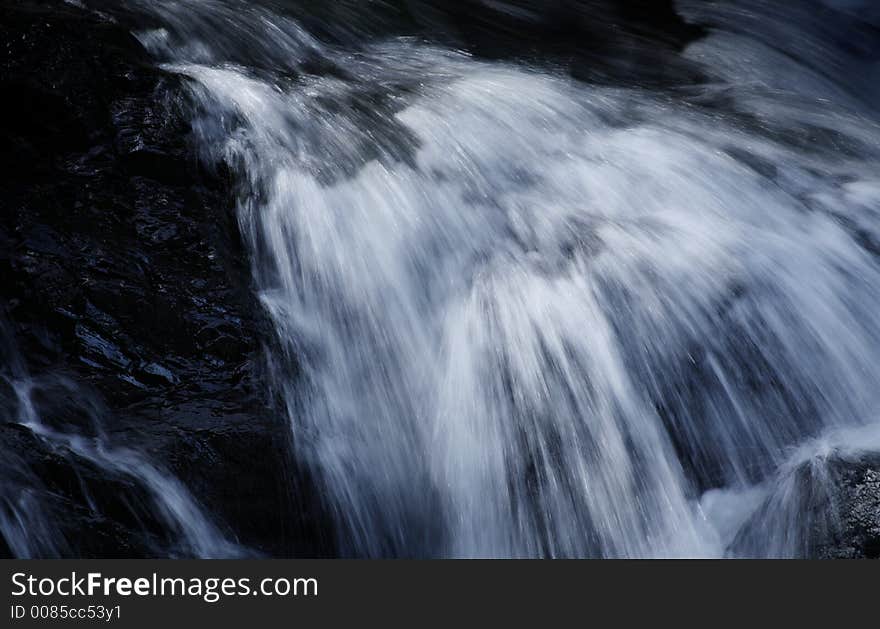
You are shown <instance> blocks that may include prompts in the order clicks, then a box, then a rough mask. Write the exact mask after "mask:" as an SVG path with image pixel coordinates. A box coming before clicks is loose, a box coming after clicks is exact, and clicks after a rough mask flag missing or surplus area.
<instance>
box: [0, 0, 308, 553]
mask: <svg viewBox="0 0 880 629" xmlns="http://www.w3.org/2000/svg"><path fill="white" fill-rule="evenodd" d="M117 6H118V3H117ZM0 34H2V38H3V41H4V42H5V47H4V48H2V49H0V84H2V88H3V94H4V100H5V101H6V103H7V104H8V107H9V109H8V113H7V115H5V116H4V117H3V119H2V121H0V140H2V141H3V143H4V145H5V146H6V147H8V149H9V150H4V152H3V163H2V164H0V166H2V176H0V245H2V246H0V310H2V312H0V317H2V318H4V319H8V320H9V327H10V328H11V332H12V336H13V337H14V345H15V346H16V349H15V350H14V351H13V350H10V349H9V347H10V343H13V342H10V343H4V345H6V347H4V349H3V355H2V356H0V358H2V364H0V375H2V376H3V377H4V378H10V377H12V376H11V374H12V372H13V371H16V369H17V370H18V373H19V376H20V375H21V373H22V372H26V373H27V375H28V376H29V377H31V378H36V379H40V378H42V377H43V376H44V375H50V374H51V375H52V377H53V378H59V379H60V378H63V379H64V380H65V381H69V382H72V383H74V384H75V386H76V387H79V388H80V390H81V391H82V392H83V394H84V395H86V397H90V396H92V395H93V394H94V397H95V398H97V399H99V400H101V403H100V405H101V408H100V409H91V410H90V411H89V413H84V412H83V405H82V401H81V400H76V399H73V398H75V397H76V396H75V394H73V393H70V391H68V392H67V393H65V394H64V395H58V394H57V393H58V391H55V393H52V391H49V390H46V391H45V395H42V394H41V395H37V396H35V400H36V406H37V408H36V412H37V413H38V414H39V415H40V417H41V420H42V421H43V422H44V423H45V425H46V426H48V427H51V429H53V430H58V431H62V432H64V433H65V434H76V435H81V436H83V437H86V438H91V437H92V436H93V435H94V434H95V430H96V428H95V426H94V424H93V423H90V422H93V420H94V416H96V415H97V416H100V418H101V424H102V425H101V426H100V429H101V431H103V434H105V435H106V439H108V440H109V441H110V442H111V443H112V444H113V445H114V446H117V447H126V448H131V449H133V450H135V451H137V452H141V453H144V455H145V456H148V457H149V459H150V461H151V462H154V463H155V464H156V465H157V466H159V467H160V468H162V469H166V470H169V471H170V472H171V473H173V474H174V475H175V476H176V477H177V478H179V479H180V480H181V482H182V483H183V484H184V485H185V486H186V487H188V488H190V491H191V492H192V493H193V495H194V496H195V497H196V499H197V500H198V501H199V502H201V503H204V504H206V505H207V507H206V508H207V510H208V513H209V515H210V516H211V517H213V518H215V519H216V520H217V525H218V527H219V528H220V529H221V530H222V531H223V532H224V533H225V534H227V535H228V537H229V538H230V539H234V540H238V541H239V542H241V543H242V544H244V545H245V546H248V547H250V548H253V549H255V551H256V552H265V553H271V554H275V555H284V554H290V553H292V552H293V551H294V549H296V550H297V552H302V553H304V554H317V553H319V552H320V551H319V550H317V549H316V547H315V546H314V545H313V543H312V542H313V540H310V539H309V536H311V535H312V534H313V533H312V532H309V531H307V530H306V529H305V528H304V527H299V528H298V526H299V525H297V524H296V522H297V518H296V517H293V516H292V515H291V514H292V513H294V512H296V513H309V511H310V510H314V508H313V507H310V506H308V505H306V504H304V503H302V502H301V501H300V498H299V497H298V496H297V495H291V494H290V493H289V492H290V487H291V484H290V482H289V478H290V476H291V475H292V474H293V472H292V469H293V468H292V467H291V465H290V463H289V461H288V458H289V449H288V447H287V446H288V444H287V439H288V436H287V435H288V428H287V424H286V422H285V421H284V420H283V419H280V417H279V415H278V414H277V413H276V412H275V411H274V409H271V408H269V407H268V406H267V405H266V404H265V401H264V398H265V395H264V392H263V391H262V389H261V387H260V386H259V384H258V383H259V380H258V373H257V371H258V367H259V365H260V364H261V350H260V344H259V342H258V339H259V338H260V336H261V334H262V333H263V331H265V330H267V327H268V326H267V323H266V322H265V320H264V319H263V315H262V312H261V310H260V308H259V306H258V304H257V302H256V300H255V299H254V298H253V296H252V294H251V287H250V284H249V282H250V276H249V271H248V262H247V260H246V259H245V254H244V252H243V249H242V247H241V243H240V241H239V240H238V238H237V227H236V222H235V217H234V209H233V206H232V203H231V201H230V199H231V194H230V192H229V191H228V189H227V182H226V181H225V180H224V178H223V175H212V174H209V173H206V172H204V171H203V169H202V168H201V167H200V166H199V165H198V163H197V159H196V155H195V154H194V152H193V150H192V147H191V146H190V144H189V143H188V134H189V126H188V123H187V120H188V117H187V116H186V115H184V113H183V109H184V107H185V106H186V102H185V101H183V100H182V99H183V98H184V97H185V96H184V93H185V90H182V89H181V79H180V78H178V77H176V76H173V75H170V74H167V73H165V72H162V71H161V70H159V69H157V68H156V67H155V64H154V62H153V60H152V59H151V58H150V56H149V55H148V54H147V53H146V51H145V50H144V49H143V48H142V46H141V44H140V43H139V42H138V41H137V40H136V39H135V38H134V37H133V36H132V35H131V34H130V32H129V29H128V27H126V26H124V25H123V24H121V23H120V22H118V21H117V20H116V19H114V18H111V17H109V16H108V15H107V13H104V14H98V13H94V12H90V11H88V10H86V9H84V8H82V7H78V6H74V5H73V4H68V3H63V2H48V1H37V0H33V1H31V0H25V1H21V2H3V3H0ZM7 354H8V355H7ZM15 361H22V362H23V364H22V365H20V366H19V367H16V369H12V367H11V365H12V363H13V362H15ZM4 378H0V383H4V385H5V383H6V380H4ZM0 412H2V415H0V460H5V461H7V466H9V467H10V468H11V469H15V470H18V471H17V472H16V474H17V476H14V475H13V474H12V472H11V471H10V472H9V473H8V474H7V473H6V468H5V467H4V468H3V469H2V470H0V472H2V473H0V485H2V486H0V494H2V496H0V498H2V499H0V502H2V503H3V504H4V505H6V506H5V507H3V508H5V509H6V511H5V513H7V514H8V513H11V509H12V507H13V506H14V505H17V504H18V505H20V504H21V502H20V501H22V500H26V501H30V502H31V503H33V504H34V505H35V509H37V511H35V513H36V512H38V511H39V509H44V510H46V513H47V514H48V516H47V517H46V518H44V520H43V521H46V522H57V523H58V526H59V527H60V528H59V529H58V530H56V531H46V532H45V535H44V537H47V538H48V537H52V536H53V535H54V536H56V537H57V544H48V543H47V545H44V546H42V547H38V548H36V549H34V552H35V553H36V554H38V555H42V556H53V555H64V556H162V555H165V554H175V553H176V552H177V551H176V550H175V549H174V548H173V535H171V534H170V532H169V531H166V530H164V529H163V526H162V524H161V523H160V522H157V521H156V520H155V518H152V519H151V516H150V508H149V506H148V503H149V501H148V499H147V498H146V497H145V496H144V495H143V492H144V488H143V487H141V486H139V485H138V483H137V482H134V481H133V480H132V479H130V478H126V477H124V476H119V475H116V476H114V475H113V474H109V475H108V473H107V471H106V470H101V469H98V468H97V467H95V466H94V465H93V464H90V463H88V461H85V460H83V459H82V458H81V457H77V456H76V455H75V454H74V453H71V452H66V453H65V452H58V451H52V450H51V448H50V449H47V446H46V445H45V444H43V443H41V442H40V440H39V439H37V438H36V437H35V436H34V435H33V434H30V432H29V431H28V429H26V428H25V427H23V426H20V425H19V423H20V421H21V417H20V409H19V408H18V407H17V402H16V400H15V395H14V394H13V393H11V392H9V391H6V389H5V388H0ZM16 478H17V479H18V480H15V479H16ZM83 488H87V491H86V490H85V489H83ZM218 488H219V489H218ZM243 492H244V493H243ZM3 500H5V501H6V502H3ZM308 500H312V499H311V498H309V499H308ZM288 516H290V517H289V519H287V518H288ZM0 517H2V514H0ZM317 519H318V517H317V516H316V518H315V520H316V521H317ZM38 537H39V536H38ZM5 544H6V546H7V549H6V550H7V554H9V553H12V554H16V550H15V545H14V544H12V543H10V542H9V540H7V541H6V542H5ZM309 549H311V550H309Z"/></svg>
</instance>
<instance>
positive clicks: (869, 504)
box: [730, 452, 880, 559]
mask: <svg viewBox="0 0 880 629" xmlns="http://www.w3.org/2000/svg"><path fill="white" fill-rule="evenodd" d="M768 531H769V532H773V534H774V536H775V539H774V540H773V543H771V544H770V545H769V546H768V545H767V543H766V536H767V532H768ZM730 550H731V553H732V554H733V555H734V556H746V557H756V556H757V557H760V556H767V557H773V558H776V557H783V558H822V559H880V455H877V454H845V453H840V452H837V453H831V454H830V455H827V456H826V455H823V456H817V457H815V458H811V459H809V460H807V461H805V462H803V463H801V464H800V465H798V466H796V467H795V468H793V469H791V470H789V471H788V473H787V475H786V476H785V477H783V478H782V479H781V481H780V482H779V484H778V486H777V487H776V488H775V490H774V491H773V492H772V493H771V495H770V496H768V497H767V498H766V499H765V500H764V502H763V503H762V504H761V505H760V506H759V508H758V509H757V510H756V511H755V513H754V514H753V515H752V516H751V517H750V518H749V520H748V521H747V522H746V524H745V526H743V528H742V529H741V531H740V533H739V534H738V536H737V538H736V539H735V540H734V541H733V544H732V547H731V549H730Z"/></svg>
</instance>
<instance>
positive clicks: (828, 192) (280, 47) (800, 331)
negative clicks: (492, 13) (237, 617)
mask: <svg viewBox="0 0 880 629" xmlns="http://www.w3.org/2000/svg"><path fill="white" fill-rule="evenodd" d="M149 4H150V6H149V10H150V11H151V12H152V13H153V14H154V15H155V16H157V17H158V18H159V19H160V21H161V22H162V24H163V26H161V27H159V28H151V29H148V30H143V31H139V32H138V33H137V36H138V37H139V39H140V40H141V41H142V43H143V44H144V45H145V46H146V47H147V48H148V49H149V50H150V51H151V52H153V53H154V54H155V56H156V58H157V61H158V62H159V63H161V64H162V67H163V68H165V69H166V70H170V71H172V72H175V73H178V74H180V75H183V76H185V77H188V78H189V79H190V81H189V83H188V85H189V91H190V94H189V97H190V99H191V102H192V103H193V108H192V110H193V128H194V133H195V137H196V141H197V142H198V145H199V146H200V148H201V150H202V151H203V154H204V155H205V159H206V160H207V161H208V162H209V163H225V164H226V165H228V167H229V168H230V169H231V171H232V172H233V173H234V174H235V176H236V182H237V184H236V185H237V209H236V211H237V213H238V219H239V224H240V227H241V231H242V233H243V235H244V237H245V239H246V241H247V243H248V246H249V250H250V255H251V259H252V261H253V277H254V282H255V285H256V287H257V289H258V297H259V299H260V300H261V302H262V304H263V305H264V306H265V309H266V310H267V312H268V313H269V314H270V316H271V320H272V321H273V323H274V330H275V338H274V341H273V347H272V349H271V362H272V365H273V367H274V369H273V370H272V372H271V373H273V374H274V376H273V380H272V382H271V383H269V384H270V385H271V386H272V387H274V388H275V389H277V390H278V391H279V392H280V393H281V394H282V397H283V400H284V404H285V409H284V410H285V412H286V415H287V418H288V420H289V425H290V429H291V431H292V434H293V441H294V444H295V453H294V456H296V457H297V458H298V459H299V460H301V461H303V462H305V463H306V464H307V465H308V466H309V467H310V469H311V471H312V473H313V475H314V478H315V482H317V483H318V486H319V488H320V491H321V494H322V495H323V496H324V497H325V499H326V501H327V504H328V507H329V509H330V510H331V512H332V514H333V516H334V517H333V519H334V521H335V523H336V526H337V530H336V536H337V542H338V547H339V549H340V553H341V554H344V555H352V556H369V557H377V556H419V557H425V556H427V557H531V556H549V557H567V556H576V557H583V556H597V557H664V556H687V557H718V556H742V555H746V556H762V555H772V556H793V555H797V554H798V553H799V552H800V551H801V548H802V545H803V543H804V536H806V535H808V534H809V531H807V530H804V529H805V528H806V527H805V526H801V524H800V523H799V522H798V519H797V514H796V513H795V514H793V515H791V517H788V518H786V517H783V516H784V514H785V509H786V508H793V507H792V505H791V504H788V503H786V500H789V501H790V500H793V498H792V495H794V494H796V493H797V492H796V491H792V490H791V488H790V487H789V489H788V490H787V489H786V487H787V485H786V483H790V482H791V480H790V479H791V478H792V474H793V472H792V470H793V469H794V468H796V467H797V466H798V465H801V464H803V463H804V462H809V461H813V462H815V464H817V465H820V466H821V464H822V463H821V462H822V461H823V460H825V458H827V457H828V456H829V452H830V451H835V452H837V451H841V450H846V451H849V450H862V449H871V448H876V447H877V446H880V439H877V438H876V437H877V422H878V420H880V414H878V411H880V405H878V403H880V399H878V398H880V386H878V384H880V383H878V371H877V365H878V364H880V319H878V317H877V314H876V313H877V312H880V266H878V258H877V254H878V248H877V243H878V242H880V240H878V237H880V234H878V227H880V221H878V211H880V127H878V124H877V122H878V121H877V116H876V110H875V109H874V108H873V106H872V105H873V101H872V100H871V99H872V98H873V97H874V94H875V92H872V88H871V84H870V82H868V81H865V83H864V84H859V85H857V87H856V89H852V85H855V84H856V83H855V82H854V83H845V82H843V81H841V80H840V77H839V73H840V72H841V71H842V69H844V68H851V67H856V66H852V65H848V64H855V63H857V60H854V59H853V58H851V56H848V55H849V54H850V53H848V52H841V48H840V47H838V43H837V42H834V41H833V40H832V39H830V38H829V35H828V33H827V32H825V31H823V30H822V29H823V25H821V24H817V23H815V22H816V21H815V20H814V19H813V18H812V17H811V14H810V11H809V9H810V7H809V3H803V2H802V3H798V2H795V3H792V6H791V7H786V8H785V10H784V11H783V9H782V7H781V6H779V7H777V8H776V9H773V8H772V7H770V8H768V6H767V5H768V4H772V5H776V3H757V2H748V1H743V2H721V3H697V2H682V3H680V8H681V10H682V11H683V13H684V15H685V16H686V17H688V18H689V19H692V20H694V21H699V22H700V23H703V24H709V25H711V28H710V31H709V34H708V35H707V37H705V38H703V39H702V40H700V41H697V42H695V43H693V44H691V45H690V46H689V47H688V49H687V50H685V51H684V53H683V56H684V57H685V58H686V59H688V60H690V61H692V62H693V63H694V64H695V65H697V66H698V67H700V69H701V71H702V72H703V73H704V74H705V75H706V80H705V81H704V82H702V83H700V84H699V85H695V86H688V87H680V88H676V89H647V88H645V89H639V88H620V87H614V86H609V85H604V86H600V85H591V84H586V83H581V82H577V81H574V80H572V79H570V78H568V77H566V76H565V75H563V74H562V73H556V72H554V71H553V69H552V68H550V69H548V68H546V67H541V68H538V67H531V66H528V65H525V64H521V63H519V64H518V63H513V62H503V61H486V60H480V59H476V58H473V57H471V56H469V55H467V54H465V53H462V52H459V51H455V50H450V49H445V48H442V47H438V46H434V45H430V44H427V43H424V42H421V41H418V40H414V39H405V38H389V39H387V40H384V41H379V42H375V43H372V44H368V45H365V46H364V47H362V48H360V49H358V50H356V51H352V50H347V49H342V48H337V47H334V46H332V45H329V44H326V43H323V42H321V41H320V40H319V39H318V38H316V37H315V36H313V35H311V34H310V33H309V32H307V31H306V29H305V28H304V27H302V26H301V25H300V24H299V23H297V22H296V21H295V20H294V19H292V18H290V17H283V16H281V15H279V14H277V13H274V12H272V11H271V10H270V9H267V8H263V7H262V6H260V5H258V4H255V3H241V2H238V3H237V2H227V1H221V0H202V1H201V2H198V3H182V2H174V1H170V0H159V1H156V2H151V3H149ZM316 60H317V62H320V63H316ZM316 65H317V66H318V67H321V68H333V69H335V71H315V70H313V68H315V67H316ZM868 70H870V71H872V72H873V71H874V70H875V69H874V68H873V67H872V68H868V69H866V70H865V71H866V72H867V71H868ZM218 211H220V209H218ZM774 501H775V502H774ZM768 504H769V505H775V506H773V508H763V509H762V505H764V506H765V507H766V505H768ZM762 518H763V519H762ZM747 522H748V523H749V524H748V529H749V531H751V532H750V534H749V535H745V534H744V530H745V529H744V527H746V523H747ZM754 531H758V533H757V534H756V533H754Z"/></svg>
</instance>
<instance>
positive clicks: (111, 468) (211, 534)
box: [0, 320, 246, 559]
mask: <svg viewBox="0 0 880 629" xmlns="http://www.w3.org/2000/svg"><path fill="white" fill-rule="evenodd" d="M0 342H2V348H3V352H4V356H3V358H4V359H5V360H4V362H3V364H2V365H0V366H2V367H3V368H4V373H0V385H2V386H4V387H8V388H9V389H10V390H11V391H12V393H13V397H14V399H13V400H11V402H13V403H12V404H11V405H10V407H9V408H8V409H4V410H8V412H10V413H12V416H9V417H6V418H5V420H6V421H7V422H8V423H10V424H13V423H14V424H18V425H20V426H21V427H23V428H25V429H27V430H28V431H30V433H31V434H32V435H33V436H34V437H35V438H36V439H37V440H39V441H40V442H41V444H42V446H44V447H45V448H46V449H47V450H48V452H50V453H51V454H52V455H54V456H56V457H58V458H59V459H61V460H63V461H65V462H66V464H67V465H69V470H66V471H67V472H68V473H70V474H72V475H75V476H76V478H71V479H67V480H69V481H77V482H78V484H79V486H80V489H81V491H82V493H83V494H84V496H85V500H86V503H87V504H86V505H85V506H86V507H87V508H88V509H89V511H90V513H91V515H92V516H93V517H95V518H96V520H97V519H100V517H101V515H100V514H101V510H100V508H99V507H98V506H97V504H96V499H95V497H94V496H93V493H94V490H93V488H90V487H89V484H88V482H87V481H86V480H85V479H84V478H83V477H82V476H81V475H80V472H79V470H78V468H79V466H80V465H81V463H82V462H86V463H87V464H91V465H94V466H96V467H97V468H98V469H100V470H101V473H102V474H103V475H104V477H106V478H107V479H110V480H114V479H115V480H119V479H122V481H123V483H125V484H130V485H131V487H132V488H125V484H123V485H122V488H123V489H124V491H125V493H126V495H125V496H121V498H122V500H123V501H124V502H127V503H129V504H130V505H131V506H137V502H138V500H139V498H138V491H141V492H143V493H144V494H145V496H146V498H147V500H148V501H149V505H148V509H149V512H150V513H151V515H152V516H153V517H155V518H156V519H157V520H158V521H159V522H160V523H161V524H162V526H163V528H164V531H166V532H167V534H168V535H169V536H170V537H171V538H172V539H171V544H172V546H171V547H170V548H165V549H162V550H159V549H157V550H156V551H155V552H157V553H160V552H161V553H163V554H167V555H170V556H185V557H199V558H221V557H222V558H228V557H237V556H243V555H244V554H246V553H245V551H244V549H242V548H241V547H239V546H238V545H237V544H235V543H233V542H231V541H229V540H227V539H226V538H225V536H224V535H223V534H222V533H221V532H220V531H219V530H218V529H217V528H216V526H215V525H214V524H213V523H212V522H211V519H210V517H208V516H207V515H205V514H204V513H203V512H202V508H201V507H200V506H199V504H198V502H197V501H196V499H195V498H193V496H192V495H191V494H190V493H189V491H188V490H187V489H186V487H184V485H183V484H182V483H181V482H180V481H179V480H178V479H177V478H175V477H174V475H172V474H170V473H169V472H167V471H165V470H163V469H161V468H160V467H159V466H157V465H156V464H154V463H153V462H151V461H150V459H149V457H147V456H146V455H145V454H143V453H141V452H138V451H136V450H133V449H131V448H128V447H124V446H117V445H114V443H113V439H112V437H111V436H110V435H108V434H107V432H106V431H105V429H104V426H103V420H104V410H103V408H102V406H101V404H100V402H99V401H98V400H97V399H96V398H95V397H94V396H93V395H92V394H90V392H89V391H88V390H87V389H86V388H84V387H82V386H81V385H79V384H77V383H76V382H74V381H71V380H69V379H67V378H66V377H64V376H60V375H55V374H51V375H47V376H41V377H32V376H30V375H29V374H28V373H27V371H26V370H25V368H24V365H23V363H22V361H21V360H20V359H19V356H18V355H17V350H16V348H15V345H14V343H13V341H12V338H11V334H8V333H7V330H5V329H4V322H3V321H2V320H0ZM40 398H42V399H43V400H44V401H45V400H47V399H49V400H52V401H54V402H57V404H58V408H55V409H53V410H54V411H55V412H56V413H58V415H59V416H58V417H54V416H52V413H49V416H48V417H43V416H42V414H41V412H40V411H39V410H38V408H39V406H40V404H39V402H38V401H37V400H39V399H40ZM64 417H70V418H75V421H73V422H67V421H66V420H65V419H64ZM59 422H60V424H59ZM75 424H77V425H75ZM6 454H7V455H11V456H12V460H5V461H3V462H2V463H3V466H2V471H3V481H4V482H3V483H2V484H0V537H2V539H3V540H4V541H5V542H6V544H7V545H8V546H9V547H10V550H11V551H12V554H13V556H14V557H18V558H37V559H40V558H50V557H67V556H71V554H72V550H71V548H72V547H75V542H74V541H73V540H69V539H67V538H66V537H65V534H64V532H63V529H64V526H63V523H61V522H58V517H59V516H58V513H57V511H53V509H52V508H51V506H50V505H48V504H47V500H46V499H47V498H49V499H51V498H57V496H55V495H54V493H53V491H52V490H51V489H47V488H45V487H44V486H43V483H42V481H41V480H40V477H39V476H40V475H39V474H38V473H36V472H35V471H34V470H32V469H30V466H29V464H28V463H26V462H25V459H24V458H23V457H22V458H19V457H17V456H15V455H14V454H12V453H10V451H9V450H8V449H7V450H6ZM111 486H112V485H111ZM103 491H107V490H106V489H104V490H103ZM133 513H134V512H133ZM71 542H74V543H71Z"/></svg>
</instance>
